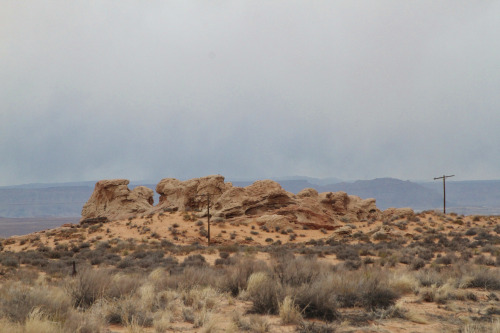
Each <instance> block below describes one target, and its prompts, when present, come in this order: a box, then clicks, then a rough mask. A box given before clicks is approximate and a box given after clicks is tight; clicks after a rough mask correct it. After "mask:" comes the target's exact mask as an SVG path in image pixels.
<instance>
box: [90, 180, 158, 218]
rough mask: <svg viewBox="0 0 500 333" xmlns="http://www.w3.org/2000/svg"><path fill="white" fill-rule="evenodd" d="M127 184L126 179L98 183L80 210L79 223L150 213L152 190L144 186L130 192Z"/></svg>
mask: <svg viewBox="0 0 500 333" xmlns="http://www.w3.org/2000/svg"><path fill="white" fill-rule="evenodd" d="M128 184H129V181H128V180H126V179H112V180H101V181H98V182H97V183H96V184H95V188H94V192H93V193H92V195H91V196H90V198H89V200H88V201H87V202H86V203H85V205H84V206H83V208H82V218H81V220H80V222H84V221H85V220H87V219H96V218H107V219H108V220H114V219H119V218H124V217H127V216H131V215H135V214H138V213H145V212H147V211H150V210H151V209H152V208H153V194H154V192H153V190H151V189H150V188H147V187H145V186H137V187H136V188H134V189H133V190H130V189H129V188H128Z"/></svg>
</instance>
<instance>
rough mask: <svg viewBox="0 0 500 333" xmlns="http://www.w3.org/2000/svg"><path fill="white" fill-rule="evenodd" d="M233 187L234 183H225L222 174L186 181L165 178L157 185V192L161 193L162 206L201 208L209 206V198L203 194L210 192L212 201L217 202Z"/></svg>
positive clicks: (189, 208)
mask: <svg viewBox="0 0 500 333" xmlns="http://www.w3.org/2000/svg"><path fill="white" fill-rule="evenodd" d="M231 187H232V184H231V183H224V177H222V176H220V175H217V176H207V177H203V178H195V179H190V180H186V181H180V180H177V179H175V178H165V179H162V180H161V181H160V182H159V183H158V185H156V192H157V193H158V194H160V203H159V207H161V208H164V207H165V208H174V209H178V210H199V209H202V208H203V207H206V206H207V198H206V196H202V195H205V194H209V195H210V201H212V202H215V201H216V200H217V199H218V198H220V196H221V195H222V193H224V192H226V191H227V190H229V189H230V188H231Z"/></svg>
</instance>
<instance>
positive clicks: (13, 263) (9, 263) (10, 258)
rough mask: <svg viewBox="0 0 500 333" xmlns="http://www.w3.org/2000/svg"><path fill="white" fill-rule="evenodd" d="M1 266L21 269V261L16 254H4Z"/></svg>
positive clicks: (0, 260)
mask: <svg viewBox="0 0 500 333" xmlns="http://www.w3.org/2000/svg"><path fill="white" fill-rule="evenodd" d="M0 264H2V266H5V267H19V259H18V258H17V257H16V256H15V255H14V254H10V253H2V255H1V257H0Z"/></svg>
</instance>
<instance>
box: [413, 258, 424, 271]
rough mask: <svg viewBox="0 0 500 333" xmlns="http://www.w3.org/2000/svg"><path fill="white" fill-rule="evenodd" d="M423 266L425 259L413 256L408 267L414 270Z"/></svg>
mask: <svg viewBox="0 0 500 333" xmlns="http://www.w3.org/2000/svg"><path fill="white" fill-rule="evenodd" d="M424 267H425V261H424V260H423V259H420V258H414V259H413V260H412V261H411V263H410V268H411V269H412V270H414V271H418V270H419V269H421V268H424Z"/></svg>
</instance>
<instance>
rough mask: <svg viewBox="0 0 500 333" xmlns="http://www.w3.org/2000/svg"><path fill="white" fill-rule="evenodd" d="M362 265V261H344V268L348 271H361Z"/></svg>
mask: <svg viewBox="0 0 500 333" xmlns="http://www.w3.org/2000/svg"><path fill="white" fill-rule="evenodd" d="M361 265H362V262H361V260H350V259H349V260H346V261H344V263H343V265H342V266H343V267H344V268H345V269H347V270H350V271H355V270H357V269H359V268H360V267H361Z"/></svg>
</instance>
